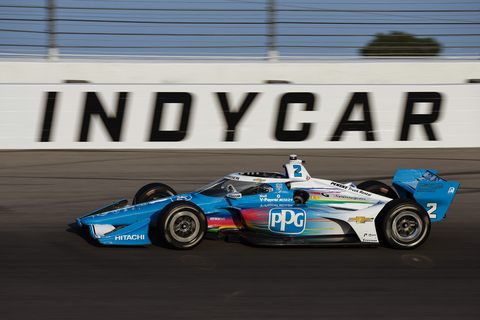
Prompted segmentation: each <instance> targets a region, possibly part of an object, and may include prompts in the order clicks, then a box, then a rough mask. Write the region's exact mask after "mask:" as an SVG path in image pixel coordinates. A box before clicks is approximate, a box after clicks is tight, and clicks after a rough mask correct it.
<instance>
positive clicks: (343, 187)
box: [330, 181, 372, 197]
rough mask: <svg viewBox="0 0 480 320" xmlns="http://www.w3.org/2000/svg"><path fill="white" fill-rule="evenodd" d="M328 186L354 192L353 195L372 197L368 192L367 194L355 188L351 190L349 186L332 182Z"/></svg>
mask: <svg viewBox="0 0 480 320" xmlns="http://www.w3.org/2000/svg"><path fill="white" fill-rule="evenodd" d="M330 185H332V186H335V187H338V188H342V189H345V190H347V191H351V192H355V193H358V194H361V195H364V196H367V197H371V196H372V194H371V193H370V192H367V191H364V190H361V189H357V188H353V187H350V186H347V185H344V184H341V183H338V182H333V181H332V182H331V183H330Z"/></svg>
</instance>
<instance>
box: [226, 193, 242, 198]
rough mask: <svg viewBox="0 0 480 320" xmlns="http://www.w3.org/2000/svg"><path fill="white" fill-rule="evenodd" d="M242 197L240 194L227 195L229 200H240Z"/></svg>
mask: <svg viewBox="0 0 480 320" xmlns="http://www.w3.org/2000/svg"><path fill="white" fill-rule="evenodd" d="M241 197H242V194H241V193H240V192H229V193H227V198H230V199H240V198H241Z"/></svg>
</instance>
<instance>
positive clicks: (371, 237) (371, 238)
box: [362, 233, 378, 242]
mask: <svg viewBox="0 0 480 320" xmlns="http://www.w3.org/2000/svg"><path fill="white" fill-rule="evenodd" d="M362 241H363V242H378V238H377V235H376V234H373V233H364V234H363V238H362Z"/></svg>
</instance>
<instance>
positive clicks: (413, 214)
mask: <svg viewBox="0 0 480 320" xmlns="http://www.w3.org/2000/svg"><path fill="white" fill-rule="evenodd" d="M381 217H382V221H381V226H382V232H383V236H384V240H385V241H386V242H387V243H388V244H389V245H390V246H392V247H393V248H395V249H415V248H417V247H419V246H420V245H421V244H422V243H423V242H425V240H427V238H428V234H429V233H430V218H429V217H428V214H427V212H426V211H425V209H424V208H423V207H422V206H421V205H419V204H418V203H416V202H415V201H412V200H409V199H396V200H392V201H390V202H389V203H387V205H386V206H385V208H384V209H383V211H382V213H381Z"/></svg>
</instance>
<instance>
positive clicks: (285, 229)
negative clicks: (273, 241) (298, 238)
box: [268, 209, 306, 234]
mask: <svg viewBox="0 0 480 320" xmlns="http://www.w3.org/2000/svg"><path fill="white" fill-rule="evenodd" d="M305 224H306V214H305V211H303V210H302V209H272V210H270V215H269V219H268V229H269V230H270V231H272V232H277V233H285V234H299V233H302V232H303V230H305Z"/></svg>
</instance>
